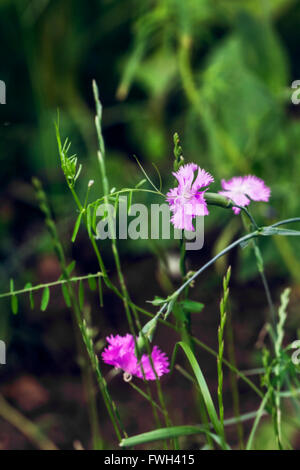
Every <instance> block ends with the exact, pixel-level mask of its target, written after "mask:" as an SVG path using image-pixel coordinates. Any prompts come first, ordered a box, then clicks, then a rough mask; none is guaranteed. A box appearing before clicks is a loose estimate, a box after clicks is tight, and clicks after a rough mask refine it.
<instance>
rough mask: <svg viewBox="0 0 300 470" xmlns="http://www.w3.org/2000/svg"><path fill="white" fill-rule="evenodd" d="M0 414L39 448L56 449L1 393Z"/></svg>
mask: <svg viewBox="0 0 300 470" xmlns="http://www.w3.org/2000/svg"><path fill="white" fill-rule="evenodd" d="M0 416H1V417H2V418H3V419H5V420H6V421H7V422H8V423H10V424H12V425H13V426H14V427H15V428H16V429H18V430H19V431H20V432H21V433H22V434H24V436H26V437H27V439H28V440H29V441H30V442H32V443H33V444H34V445H35V446H37V447H38V448H39V449H40V450H58V448H57V447H56V445H55V444H54V443H53V442H52V441H51V440H50V439H49V438H48V437H47V436H46V435H45V434H44V433H43V432H42V431H41V429H40V428H39V427H38V426H37V425H36V424H34V423H33V422H32V421H30V420H29V419H27V418H26V417H25V416H23V415H22V414H21V413H20V412H19V411H18V410H16V409H15V408H13V407H12V406H11V405H10V404H9V403H8V402H7V401H6V400H5V399H4V397H3V396H2V395H0Z"/></svg>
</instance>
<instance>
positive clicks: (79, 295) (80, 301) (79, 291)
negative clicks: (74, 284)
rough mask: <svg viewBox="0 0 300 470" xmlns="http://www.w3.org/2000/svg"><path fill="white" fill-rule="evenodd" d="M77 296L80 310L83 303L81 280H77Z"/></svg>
mask: <svg viewBox="0 0 300 470" xmlns="http://www.w3.org/2000/svg"><path fill="white" fill-rule="evenodd" d="M78 297H79V306H80V310H82V308H83V305H84V287H83V282H82V281H80V282H79V289H78Z"/></svg>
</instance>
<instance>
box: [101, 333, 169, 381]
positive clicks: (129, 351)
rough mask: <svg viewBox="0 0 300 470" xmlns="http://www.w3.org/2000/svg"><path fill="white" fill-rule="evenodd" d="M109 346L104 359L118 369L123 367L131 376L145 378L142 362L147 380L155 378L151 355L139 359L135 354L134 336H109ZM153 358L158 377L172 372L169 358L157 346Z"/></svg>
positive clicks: (154, 348) (103, 354)
mask: <svg viewBox="0 0 300 470" xmlns="http://www.w3.org/2000/svg"><path fill="white" fill-rule="evenodd" d="M106 339H107V342H108V343H109V345H108V347H107V348H106V349H105V350H104V351H103V353H102V359H103V361H104V362H105V363H106V364H110V365H112V366H114V367H116V368H117V369H122V370H123V371H124V372H125V373H127V374H129V376H132V375H135V376H136V377H139V378H140V379H142V378H143V373H142V368H141V364H142V365H143V369H144V373H145V377H146V379H147V380H155V374H154V371H153V369H152V366H151V363H150V360H149V357H148V355H147V354H143V355H142V357H141V360H140V361H138V359H137V357H136V355H135V345H134V339H133V336H132V335H130V334H127V335H126V336H120V335H116V336H113V335H111V336H108V337H107V338H106ZM151 358H152V361H153V364H154V367H155V371H156V374H157V376H158V377H161V376H162V375H163V374H167V373H168V372H170V369H169V360H168V358H167V356H166V354H165V353H164V352H161V351H160V349H159V348H158V347H157V346H154V347H153V350H152V353H151Z"/></svg>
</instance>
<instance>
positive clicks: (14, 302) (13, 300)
mask: <svg viewBox="0 0 300 470" xmlns="http://www.w3.org/2000/svg"><path fill="white" fill-rule="evenodd" d="M13 291H14V280H13V279H11V280H10V292H13ZM11 310H12V313H13V314H14V315H16V314H17V313H18V298H17V297H16V296H15V295H12V297H11Z"/></svg>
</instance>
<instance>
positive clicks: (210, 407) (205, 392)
mask: <svg viewBox="0 0 300 470" xmlns="http://www.w3.org/2000/svg"><path fill="white" fill-rule="evenodd" d="M178 346H180V347H181V348H182V349H183V351H184V353H185V355H186V357H187V358H188V360H189V363H190V365H191V367H192V369H193V372H194V374H195V377H196V379H197V382H198V385H199V388H200V390H201V393H202V396H203V400H204V403H205V406H206V409H207V412H208V415H209V417H210V419H211V422H212V425H213V427H214V429H215V431H216V433H217V434H218V435H219V436H220V437H221V438H222V436H223V432H222V426H221V423H220V421H219V419H218V416H217V413H216V410H215V407H214V404H213V401H212V398H211V395H210V392H209V389H208V386H207V383H206V380H205V378H204V375H203V374H202V371H201V369H200V366H199V364H198V362H197V360H196V358H195V355H194V353H193V351H192V350H191V348H190V347H189V346H188V345H187V344H186V343H184V342H183V341H180V342H179V343H177V344H176V346H175V348H174V352H173V357H172V367H171V368H173V365H174V360H175V355H176V351H177V348H178Z"/></svg>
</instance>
